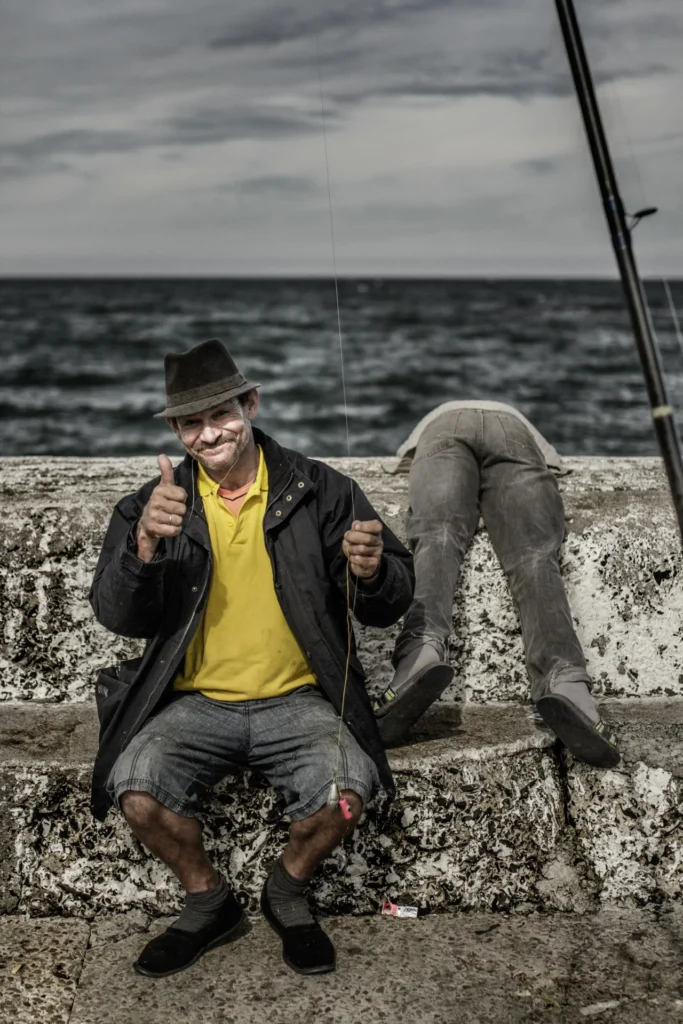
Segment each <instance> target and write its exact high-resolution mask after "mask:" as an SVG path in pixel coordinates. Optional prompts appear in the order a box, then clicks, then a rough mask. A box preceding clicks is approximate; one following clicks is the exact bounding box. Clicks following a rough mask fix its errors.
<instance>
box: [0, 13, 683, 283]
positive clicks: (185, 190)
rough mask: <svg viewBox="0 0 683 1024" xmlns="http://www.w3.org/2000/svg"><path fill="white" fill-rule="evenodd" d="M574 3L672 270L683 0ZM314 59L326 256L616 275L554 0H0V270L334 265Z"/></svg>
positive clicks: (620, 159) (681, 178)
mask: <svg viewBox="0 0 683 1024" xmlns="http://www.w3.org/2000/svg"><path fill="white" fill-rule="evenodd" d="M577 7H578V12H579V17H580V20H581V23H582V26H583V28H584V33H585V38H586V45H587V49H588V53H589V57H590V59H591V62H592V66H593V70H594V73H595V76H596V80H597V81H598V82H599V83H600V88H599V97H600V100H601V102H602V106H603V112H604V116H605V122H606V126H607V130H608V133H609V137H610V141H611V144H612V148H613V152H614V156H615V160H616V163H617V169H618V173H619V176H620V181H621V185H622V192H623V195H624V198H625V200H626V203H627V206H629V207H630V208H632V209H635V208H637V207H639V206H643V205H658V206H659V207H660V209H661V213H660V215H659V216H658V217H657V218H656V219H654V220H651V221H649V222H646V223H644V224H642V225H641V226H640V227H639V228H638V232H637V236H636V237H637V240H638V246H637V252H638V256H639V261H640V265H641V269H642V271H643V272H644V273H646V274H658V273H667V274H670V275H675V274H676V275H680V276H683V244H682V239H683V102H682V100H681V97H682V96H683V0H577ZM318 51H319V54H320V57H319V60H318V56H317V54H318ZM319 68H320V70H321V72H322V77H323V82H324V96H325V104H326V108H327V126H328V150H329V166H330V176H331V182H332V202H333V211H334V228H335V235H336V248H337V262H338V267H339V271H340V273H342V274H365V273H370V274H378V275H379V274H390V273H399V274H413V273H415V274H430V273H431V274H434V273H435V274H457V275H459V274H478V275H496V274H513V275H522V274H538V273H542V274H555V273H556V274H564V273H566V274H582V273H586V274H610V275H611V274H613V273H614V269H613V267H614V262H613V257H612V253H611V248H610V244H609V240H608V237H607V234H606V230H605V226H604V221H603V216H602V210H601V207H600V203H599V200H598V194H597V189H596V185H595V182H594V179H593V176H592V168H591V164H590V160H589V155H588V150H587V146H586V143H585V138H584V135H583V128H582V125H581V123H580V120H579V114H578V108H577V105H576V100H575V97H574V94H573V91H572V87H571V81H570V78H569V73H568V69H567V63H566V57H565V53H564V49H563V45H562V40H561V36H560V32H559V28H558V25H557V19H556V13H555V6H554V3H553V0H222V2H212V0H191V2H188V0H182V2H181V0H97V2H92V0H0V111H1V115H0V217H1V223H2V231H1V232H0V273H4V274H17V273H27V274H31V273H57V274H59V273H63V274H78V273H88V274H117V273H118V274H137V273H147V274H154V273H158V274H165V273H170V274H184V273H188V274H201V273H206V274H231V273H250V274H269V273H327V272H328V271H329V270H330V267H331V245H330V224H329V215H328V207H327V188H326V180H325V151H324V144H323V143H324V137H323V132H322V118H321V106H320V88H319V80H318V72H319Z"/></svg>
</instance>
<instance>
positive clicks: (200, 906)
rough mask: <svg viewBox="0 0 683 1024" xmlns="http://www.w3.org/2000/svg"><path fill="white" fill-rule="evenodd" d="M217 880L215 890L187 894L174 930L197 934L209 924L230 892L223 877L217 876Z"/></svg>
mask: <svg viewBox="0 0 683 1024" xmlns="http://www.w3.org/2000/svg"><path fill="white" fill-rule="evenodd" d="M218 878H219V881H218V885H217V886H216V887H215V889H205V890H204V891H203V892H188V894H187V896H186V897H185V906H184V907H183V910H182V913H181V915H180V917H179V918H178V920H177V921H176V922H175V924H174V925H173V927H174V928H180V929H181V930H182V931H184V932H198V931H199V930H200V929H201V928H204V926H205V925H207V924H209V923H210V922H211V920H212V918H213V917H214V916H215V913H216V911H217V910H218V908H219V907H220V906H221V904H222V903H223V902H224V901H225V899H226V897H227V896H228V894H229V892H230V886H229V885H228V883H227V882H226V881H225V879H224V878H223V876H222V875H219V876H218Z"/></svg>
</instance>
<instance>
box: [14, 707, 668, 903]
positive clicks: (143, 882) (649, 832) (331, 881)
mask: <svg viewBox="0 0 683 1024" xmlns="http://www.w3.org/2000/svg"><path fill="white" fill-rule="evenodd" d="M461 712H462V721H461V718H460V716H461ZM3 713H4V714H3V719H4V721H3V729H2V732H1V733H0V836H2V837H3V842H4V844H5V845H4V858H3V866H2V872H4V885H2V886H1V887H0V892H2V900H1V902H0V910H4V911H5V912H9V913H12V912H15V911H16V910H23V911H27V912H30V913H31V914H38V915H40V914H51V913H63V914H75V915H84V916H90V915H92V914H93V913H94V912H96V911H97V912H99V911H101V910H107V911H112V910H113V911H116V910H123V909H128V908H139V909H142V910H144V911H146V912H149V913H151V914H154V913H160V912H162V913H166V912H171V911H172V910H173V909H174V908H176V907H177V906H178V898H179V892H178V888H177V886H176V884H175V882H174V881H173V880H172V879H171V877H170V876H169V873H168V872H167V871H166V869H165V868H163V867H162V866H161V865H159V864H157V863H156V862H154V861H153V860H152V859H151V858H150V857H149V856H148V855H147V853H146V852H145V851H144V850H143V849H142V848H141V847H140V846H139V844H138V843H137V842H136V841H135V840H134V839H133V837H132V836H131V834H130V833H129V831H128V829H127V828H126V827H125V825H124V824H123V822H122V820H121V819H120V817H119V816H118V815H117V814H115V813H113V812H112V813H111V814H110V816H109V818H108V819H107V821H106V822H105V824H104V825H101V824H99V823H97V822H95V821H94V820H93V819H92V818H91V817H90V814H89V811H88V787H89V779H90V764H91V761H92V756H93V751H94V747H95V742H96V726H95V722H94V715H93V710H92V708H91V706H90V705H88V704H85V705H84V704H81V705H62V706H51V707H50V706H45V705H43V706H40V705H32V706H31V705H29V706H27V705H25V704H23V705H22V704H7V705H5V707H4V708H3ZM603 713H604V714H605V717H607V718H608V719H609V720H611V721H613V722H616V723H617V727H618V730H619V733H620V735H621V745H622V752H623V761H622V764H621V765H620V766H619V769H618V770H617V771H610V772H600V771H598V770H596V769H592V768H587V767H586V766H584V765H579V764H572V763H566V762H565V760H560V759H559V758H558V756H557V753H556V752H555V749H554V748H553V746H552V744H553V738H552V736H551V735H550V734H549V733H548V732H546V731H545V730H541V729H538V728H537V727H535V726H534V724H533V723H532V722H531V720H530V718H529V716H528V713H527V710H526V709H525V708H523V707H520V706H519V705H517V704H514V703H510V704H501V705H485V706H482V705H477V704H473V703H470V704H465V705H463V706H462V709H461V708H459V707H458V706H457V705H451V706H449V705H443V706H441V707H436V708H434V709H432V711H431V712H430V713H429V714H428V715H427V716H426V717H425V719H424V725H423V727H422V729H421V731H419V732H416V733H415V736H414V738H413V740H412V741H411V743H410V744H409V745H407V746H405V747H403V748H401V749H398V750H395V751H392V752H391V754H390V760H391V763H392V767H393V769H394V772H395V775H396V780H397V785H398V795H397V799H396V801H395V803H394V805H393V806H392V808H391V810H390V812H389V816H388V818H387V819H386V820H385V818H384V817H383V816H382V811H383V808H382V807H376V808H371V809H369V811H368V814H367V820H366V821H365V823H364V824H363V825H362V827H361V828H360V829H359V830H358V831H357V833H356V835H355V837H354V839H353V840H352V842H351V843H350V845H349V846H348V847H347V848H346V849H345V850H344V851H339V852H338V853H337V854H336V855H335V857H334V858H333V859H331V860H330V861H329V862H327V863H326V864H325V865H324V867H323V869H322V872H321V876H320V878H319V879H318V881H317V883H316V899H317V901H318V905H319V906H320V907H322V908H324V909H327V910H330V911H334V912H342V913H346V912H353V913H361V914H362V913H369V912H373V911H374V910H375V909H376V908H377V906H378V905H379V903H381V902H382V900H383V899H384V898H385V897H386V896H390V897H392V898H395V899H400V900H402V901H404V902H406V901H409V902H413V903H416V904H418V905H419V906H422V907H430V908H432V909H467V910H471V909H478V910H484V909H486V910H489V909H497V910H505V909H506V908H510V907H517V908H519V907H521V906H527V907H534V906H540V907H545V908H552V909H557V910H562V911H566V910H575V911H579V912H585V911H587V910H589V909H590V908H591V907H593V906H595V905H597V904H598V903H599V902H607V901H610V900H616V901H619V902H621V903H628V902H631V903H634V902H635V903H639V902H640V903H642V902H646V901H647V902H654V903H661V902H665V901H668V900H670V899H679V898H680V896H681V860H682V858H683V835H682V834H681V809H682V807H681V804H682V801H683V792H682V791H681V786H682V785H683V783H682V775H683V769H682V768H681V764H683V760H682V759H681V753H682V752H683V700H682V699H673V698H669V699H666V698H664V699H662V698H660V699H655V700H645V699H643V700H641V701H632V700H626V701H618V700H608V701H605V702H604V703H603ZM46 715H49V716H50V719H49V722H50V724H51V728H50V729H49V731H48V730H46V728H45V716H46ZM204 822H205V831H206V840H207V845H208V846H209V847H210V849H211V850H212V851H214V854H215V857H216V859H217V862H218V863H219V864H220V865H221V867H222V868H223V869H224V870H225V871H226V872H227V873H228V875H229V877H230V879H231V881H232V882H233V884H234V885H235V886H236V887H237V888H241V889H244V890H245V892H246V893H247V895H248V896H249V897H250V899H251V901H252V905H255V899H256V896H257V894H258V892H259V890H260V886H261V884H262V880H263V878H264V876H265V872H266V869H267V866H268V864H269V862H270V861H271V859H272V858H274V857H275V856H276V855H277V852H278V851H279V850H280V849H281V847H282V845H283V843H284V841H285V838H286V829H287V825H286V823H285V822H282V821H280V820H279V815H278V810H277V808H276V806H275V798H274V794H273V792H272V791H271V790H270V789H269V788H268V787H266V786H264V784H263V783H262V782H261V780H260V779H259V778H258V777H256V776H246V775H240V776H237V777H236V778H235V779H229V780H226V782H224V783H223V784H222V785H221V786H220V787H219V788H218V789H217V791H216V794H215V795H214V797H213V799H212V800H211V801H210V802H209V803H208V804H207V807H206V812H205V814H204Z"/></svg>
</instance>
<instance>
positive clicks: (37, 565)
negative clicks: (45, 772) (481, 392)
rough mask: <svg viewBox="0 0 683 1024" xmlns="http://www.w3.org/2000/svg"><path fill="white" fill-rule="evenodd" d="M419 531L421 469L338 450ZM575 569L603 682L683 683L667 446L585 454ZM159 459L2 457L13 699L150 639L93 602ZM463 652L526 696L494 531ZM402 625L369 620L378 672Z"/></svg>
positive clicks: (478, 547)
mask: <svg viewBox="0 0 683 1024" xmlns="http://www.w3.org/2000/svg"><path fill="white" fill-rule="evenodd" d="M329 461H330V462H331V463H332V464H335V465H336V466H338V467H339V468H341V469H342V470H344V471H346V472H348V473H350V474H351V475H353V476H354V477H355V478H356V479H358V481H359V482H360V484H361V485H362V486H363V487H364V488H365V490H366V491H367V493H368V494H369V496H370V498H371V500H372V501H373V502H374V504H375V506H376V507H377V509H378V511H379V512H380V514H381V515H383V516H384V518H385V519H386V521H387V523H388V524H389V525H390V526H391V527H392V529H394V530H395V531H396V532H397V533H398V534H399V535H401V536H403V519H404V515H405V510H406V501H407V498H406V494H407V478H406V477H405V476H398V477H396V476H393V475H390V474H389V473H388V472H387V470H388V468H389V467H390V466H392V465H393V464H394V460H392V459H350V460H349V459H331V460H329ZM568 465H569V466H570V467H571V468H572V469H573V473H572V474H571V475H570V476H568V477H565V478H563V479H562V480H561V481H560V486H561V489H562V490H563V492H564V498H565V504H566V510H567V528H568V538H567V542H566V545H565V552H564V559H563V562H564V574H565V578H566V583H567V590H568V593H569V597H570V603H571V606H572V610H573V614H574V616H575V619H576V624H577V630H578V633H579V636H580V637H581V640H582V643H583V645H584V648H585V650H586V653H587V655H588V659H589V667H590V669H591V671H592V673H593V675H594V676H595V679H596V682H597V684H598V688H599V691H600V692H602V693H604V694H606V695H613V696H663V695H666V694H674V693H678V694H680V693H682V692H683V689H682V688H681V678H683V676H682V673H683V648H682V645H681V629H682V628H683V625H682V623H683V573H682V572H681V568H682V563H681V555H680V541H679V538H678V535H677V532H676V527H675V523H674V518H673V515H672V513H671V509H670V500H669V496H668V492H667V490H666V484H665V480H664V475H663V473H662V471H661V468H660V465H659V461H658V460H656V459H602V458H600V459H573V460H572V459H570V460H568ZM155 473H156V461H155V459H153V458H133V459H110V460H106V459H51V460H44V459H31V458H22V459H2V460H0V552H1V556H0V623H1V624H2V627H1V630H0V700H2V699H4V700H16V699H33V700H35V699H49V700H54V701H66V700H75V701H80V700H85V699H88V698H90V696H91V695H92V692H93V681H94V678H95V674H96V672H97V670H98V669H99V668H101V667H102V666H103V665H105V664H110V663H112V662H113V661H116V660H119V659H121V658H124V657H130V656H134V655H135V654H137V653H138V650H139V645H138V644H137V643H136V642H131V641H126V640H123V639H120V638H116V637H113V636H112V635H111V634H108V633H106V632H105V631H104V630H103V629H101V628H100V627H99V626H98V625H97V624H96V623H95V622H94V620H93V617H92V614H91V611H90V607H89V605H88V603H87V601H86V594H87V590H88V588H89V585H90V579H91V576H92V572H93V569H94V565H95V561H96V557H97V552H98V550H99V546H100V543H101V540H102V536H103V533H104V529H105V527H106V524H107V521H108V517H109V514H110V512H111V509H112V507H113V505H114V504H115V502H116V501H117V500H118V499H119V498H120V497H121V496H122V495H124V494H126V493H130V492H131V491H133V490H135V489H137V487H138V486H139V485H140V484H141V483H142V482H143V481H144V480H146V479H149V478H150V477H152V476H153V475H154V474H155ZM454 626H455V632H454V636H453V641H452V644H451V658H452V661H453V663H454V665H455V666H456V668H457V670H458V679H457V682H456V684H455V685H454V687H453V688H452V692H451V693H449V694H447V695H446V700H449V699H450V700H452V699H454V698H455V697H456V696H457V695H458V693H460V692H461V691H463V690H464V692H465V693H466V695H467V697H468V698H469V699H472V700H476V701H486V700H499V701H500V700H503V701H504V700H519V699H526V697H527V692H528V687H527V682H526V674H525V670H524V664H523V650H522V643H521V636H520V631H519V625H518V620H517V616H516V613H515V610H514V606H513V603H512V600H511V598H510V595H509V593H508V588H507V584H506V581H505V578H504V576H503V574H502V571H501V570H500V567H499V565H498V562H497V559H496V557H495V555H494V553H493V551H492V549H491V546H490V544H489V542H488V538H487V535H486V533H485V532H482V533H479V534H478V535H477V537H476V538H475V541H474V543H473V546H472V550H471V552H470V554H469V556H468V559H467V563H466V566H465V572H464V577H463V582H462V586H461V587H460V590H459V594H458V596H457V600H456V602H455V607H454ZM395 633H396V630H395V629H394V630H391V631H378V630H364V631H362V637H361V656H362V657H363V660H364V662H365V664H366V666H367V668H368V670H369V673H370V677H371V686H372V687H374V688H379V687H380V686H381V685H384V683H386V682H387V680H388V679H389V677H390V673H391V668H390V666H389V656H390V653H391V649H392V646H393V638H394V636H395Z"/></svg>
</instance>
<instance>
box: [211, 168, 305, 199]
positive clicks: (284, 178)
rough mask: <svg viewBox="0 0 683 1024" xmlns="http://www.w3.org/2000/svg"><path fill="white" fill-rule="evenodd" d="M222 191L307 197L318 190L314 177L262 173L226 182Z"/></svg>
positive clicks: (254, 194) (258, 195) (292, 197)
mask: <svg viewBox="0 0 683 1024" xmlns="http://www.w3.org/2000/svg"><path fill="white" fill-rule="evenodd" d="M223 191H226V192H235V193H238V194H240V195H245V196H257V197H260V196H263V195H283V196H285V197H287V198H291V199H295V198H302V197H305V198H308V197H310V196H315V195H317V194H319V192H320V186H319V185H318V182H316V181H315V179H314V178H311V177H308V176H305V175H296V174H264V175H261V176H257V177H254V178H242V179H241V180H238V181H233V182H228V184H226V185H224V186H223Z"/></svg>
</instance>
